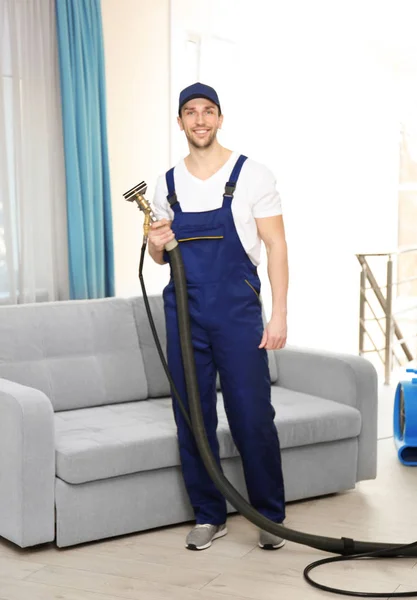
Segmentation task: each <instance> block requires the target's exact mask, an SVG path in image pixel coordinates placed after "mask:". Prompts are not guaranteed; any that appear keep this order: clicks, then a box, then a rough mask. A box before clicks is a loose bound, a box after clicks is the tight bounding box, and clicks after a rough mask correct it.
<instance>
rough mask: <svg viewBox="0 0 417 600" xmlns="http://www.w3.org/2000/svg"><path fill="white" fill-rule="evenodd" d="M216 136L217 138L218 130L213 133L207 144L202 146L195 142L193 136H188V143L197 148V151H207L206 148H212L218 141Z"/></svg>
mask: <svg viewBox="0 0 417 600" xmlns="http://www.w3.org/2000/svg"><path fill="white" fill-rule="evenodd" d="M216 136H217V129H216V130H215V131H213V133H212V134H211V136H210V137H209V139H208V140H207V141H206V142H205V144H204V145H202V146H200V145H199V144H196V143H195V141H194V140H193V138H192V137H191V136H188V135H186V137H187V140H188V143H189V144H190V145H191V146H192V147H193V148H196V149H197V150H205V149H206V148H210V146H211V145H212V144H213V142H214V140H215V139H216Z"/></svg>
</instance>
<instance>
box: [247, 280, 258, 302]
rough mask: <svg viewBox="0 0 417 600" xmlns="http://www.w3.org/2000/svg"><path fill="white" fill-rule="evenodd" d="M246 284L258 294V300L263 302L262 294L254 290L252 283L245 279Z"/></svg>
mask: <svg viewBox="0 0 417 600" xmlns="http://www.w3.org/2000/svg"><path fill="white" fill-rule="evenodd" d="M245 283H246V284H247V285H248V286H249V287H250V288H251V290H253V292H254V293H255V294H256V297H257V298H258V300H259V302H260V301H261V296H260V293H259V292H258V291H257V290H256V289H255V288H254V286H253V285H252V284H251V282H250V281H248V280H247V279H245Z"/></svg>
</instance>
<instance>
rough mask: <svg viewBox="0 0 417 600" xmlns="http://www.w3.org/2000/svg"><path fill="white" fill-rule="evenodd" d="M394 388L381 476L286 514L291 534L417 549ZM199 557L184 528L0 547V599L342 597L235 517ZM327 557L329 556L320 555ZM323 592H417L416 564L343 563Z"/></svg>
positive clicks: (388, 399)
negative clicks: (313, 581)
mask: <svg viewBox="0 0 417 600" xmlns="http://www.w3.org/2000/svg"><path fill="white" fill-rule="evenodd" d="M392 400H393V395H392V389H385V390H382V392H381V395H380V417H379V437H380V440H379V474H378V478H377V479H376V480H375V481H369V482H362V483H360V484H359V485H358V486H357V488H356V490H353V491H349V492H346V493H343V494H339V495H335V496H329V497H325V498H320V499H315V500H311V501H305V502H297V503H291V504H290V505H288V518H287V521H286V524H287V525H288V526H289V527H292V528H294V529H299V530H301V531H308V532H311V533H318V534H322V535H330V536H334V537H341V536H350V537H353V538H355V539H362V540H372V541H382V542H384V541H386V542H398V543H400V542H403V543H407V542H412V541H414V540H417V516H416V515H417V509H416V506H417V470H416V469H413V468H405V467H402V466H401V465H400V463H399V462H398V460H397V458H396V455H395V449H394V445H393V441H392V438H390V437H389V436H391V435H392V427H391V414H392ZM228 527H229V534H228V535H227V536H226V537H224V538H222V539H219V540H216V541H215V542H214V543H213V546H212V547H211V548H210V549H208V550H206V551H203V552H190V551H188V550H186V549H185V548H184V537H185V535H186V533H187V531H188V529H189V525H181V526H179V527H169V528H164V529H161V530H158V531H152V532H147V533H143V534H135V535H129V536H125V537H121V538H117V539H114V540H107V541H104V542H96V543H91V544H84V545H82V546H77V547H74V548H69V549H63V550H58V549H57V548H55V547H54V546H53V545H47V546H43V547H41V548H36V549H35V550H21V549H18V548H16V547H15V546H13V545H12V544H10V543H8V542H6V541H4V540H1V538H0V599H1V600H58V599H59V600H118V599H120V598H129V599H141V600H142V599H143V600H145V599H146V600H244V599H248V598H250V599H252V600H278V599H280V600H309V599H314V598H333V597H334V598H336V597H338V598H341V597H342V596H336V595H333V594H328V593H326V592H322V591H320V590H316V589H313V588H312V587H310V586H309V585H308V584H307V583H306V582H305V581H304V579H303V576H302V573H303V569H304V567H305V566H306V565H307V564H308V563H309V562H311V561H313V560H317V559H319V558H320V557H322V556H325V555H324V554H322V553H320V552H318V551H315V550H312V549H310V548H308V547H305V546H300V545H297V544H293V543H287V545H286V546H285V547H284V548H283V549H281V550H278V551H276V552H266V551H263V550H261V549H260V548H258V547H257V532H256V529H255V527H254V526H253V525H252V524H251V523H249V522H247V521H246V520H245V519H243V518H242V517H240V516H232V517H230V519H229V525H228ZM326 556H328V555H326ZM314 576H315V577H316V578H317V579H319V580H320V581H321V582H322V583H324V584H327V585H332V586H338V587H347V588H349V589H355V590H360V591H368V592H369V591H371V592H383V593H384V594H385V593H386V594H387V595H386V596H384V597H388V594H389V593H390V592H393V591H403V592H404V591H410V590H413V589H415V590H417V558H416V559H401V560H391V559H385V560H384V561H381V562H371V561H362V562H356V563H353V562H349V563H347V564H335V565H330V566H325V567H322V568H320V569H319V570H318V571H317V572H315V574H314Z"/></svg>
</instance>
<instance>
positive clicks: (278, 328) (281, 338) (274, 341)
mask: <svg viewBox="0 0 417 600" xmlns="http://www.w3.org/2000/svg"><path fill="white" fill-rule="evenodd" d="M286 342H287V317H286V316H285V315H282V316H273V317H272V318H271V320H270V321H269V323H268V325H267V326H266V327H265V331H264V334H263V336H262V341H261V343H260V344H259V348H265V349H266V350H279V349H281V348H284V346H285V344H286Z"/></svg>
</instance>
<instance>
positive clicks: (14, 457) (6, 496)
mask: <svg viewBox="0 0 417 600" xmlns="http://www.w3.org/2000/svg"><path fill="white" fill-rule="evenodd" d="M54 490H55V437H54V419H53V408H52V404H51V402H50V400H49V399H48V397H47V396H45V394H44V393H43V392H40V391H39V390H36V389H33V388H30V387H26V386H24V385H20V384H17V383H14V382H12V381H8V380H7V379H0V535H1V536H2V537H4V538H6V539H8V540H10V541H11V542H14V543H15V544H17V545H19V546H21V547H22V548H24V547H27V546H34V545H36V544H41V543H44V542H50V541H52V540H53V539H54V538H55V508H54V507H55V493H54Z"/></svg>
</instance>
